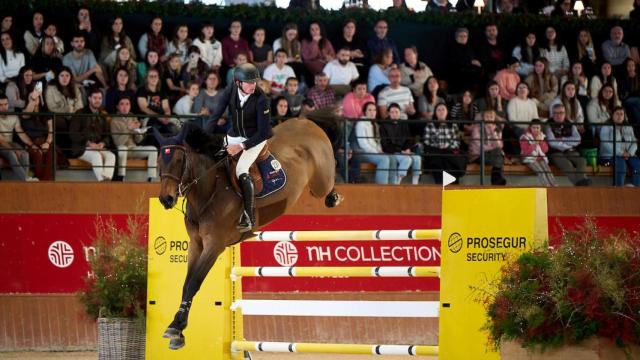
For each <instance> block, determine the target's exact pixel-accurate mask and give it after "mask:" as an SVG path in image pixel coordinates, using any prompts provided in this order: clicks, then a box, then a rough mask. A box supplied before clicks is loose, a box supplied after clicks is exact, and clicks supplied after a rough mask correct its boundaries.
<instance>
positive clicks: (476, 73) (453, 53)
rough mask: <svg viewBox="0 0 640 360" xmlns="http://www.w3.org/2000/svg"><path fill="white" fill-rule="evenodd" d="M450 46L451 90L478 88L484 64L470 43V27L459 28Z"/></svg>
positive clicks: (449, 72)
mask: <svg viewBox="0 0 640 360" xmlns="http://www.w3.org/2000/svg"><path fill="white" fill-rule="evenodd" d="M459 3H460V2H459ZM448 48H449V53H448V56H447V59H448V61H447V64H448V67H447V73H448V78H449V90H450V91H451V92H452V93H455V92H459V91H461V90H462V89H465V88H468V87H471V88H477V87H478V86H479V84H480V78H481V77H482V64H481V63H480V61H478V58H477V57H476V55H475V53H474V51H473V48H471V45H469V29H467V28H458V29H457V30H456V34H455V42H454V43H453V44H452V45H451V46H449V47H448Z"/></svg>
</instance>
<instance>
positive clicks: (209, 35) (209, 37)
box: [193, 22, 222, 71]
mask: <svg viewBox="0 0 640 360" xmlns="http://www.w3.org/2000/svg"><path fill="white" fill-rule="evenodd" d="M213 32H214V28H213V24H212V23H209V22H206V23H204V24H202V27H201V28H200V36H198V38H197V39H195V40H194V41H193V45H195V46H197V47H198V48H199V49H200V57H201V59H202V61H204V62H205V63H206V64H207V65H208V66H209V68H210V69H211V70H216V71H218V70H219V69H220V64H221V63H222V44H220V41H218V40H216V39H215V38H214V37H213Z"/></svg>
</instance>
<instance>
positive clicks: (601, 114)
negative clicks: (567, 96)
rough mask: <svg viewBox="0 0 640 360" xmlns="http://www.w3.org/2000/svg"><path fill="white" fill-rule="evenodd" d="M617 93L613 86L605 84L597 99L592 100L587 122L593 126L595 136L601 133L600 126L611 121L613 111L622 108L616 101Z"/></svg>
mask: <svg viewBox="0 0 640 360" xmlns="http://www.w3.org/2000/svg"><path fill="white" fill-rule="evenodd" d="M616 100H617V99H616V92H615V90H614V89H613V86H611V84H605V85H604V86H603V87H602V88H601V89H600V93H599V94H598V97H597V98H594V99H591V101H590V102H589V105H588V106H587V120H588V122H589V124H591V125H592V130H593V134H594V135H596V136H597V135H598V134H599V133H600V128H601V127H600V126H597V125H601V124H604V123H606V122H608V121H609V120H610V119H611V116H612V115H613V110H614V109H615V108H617V107H618V106H620V103H619V101H616Z"/></svg>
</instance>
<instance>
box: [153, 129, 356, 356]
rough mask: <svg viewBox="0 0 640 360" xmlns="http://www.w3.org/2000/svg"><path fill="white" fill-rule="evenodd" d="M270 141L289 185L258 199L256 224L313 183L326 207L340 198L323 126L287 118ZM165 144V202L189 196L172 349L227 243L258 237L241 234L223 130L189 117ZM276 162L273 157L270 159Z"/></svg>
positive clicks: (180, 341) (161, 162) (167, 204)
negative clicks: (184, 262)
mask: <svg viewBox="0 0 640 360" xmlns="http://www.w3.org/2000/svg"><path fill="white" fill-rule="evenodd" d="M273 130H274V131H273V137H272V138H271V139H269V140H268V144H267V146H268V148H269V150H270V152H271V153H272V154H273V155H274V157H275V158H276V159H277V161H278V162H279V163H280V166H281V168H282V169H283V170H284V172H285V174H286V183H285V184H284V187H282V188H281V189H280V190H278V191H276V192H275V193H273V194H270V195H268V196H266V197H264V198H258V199H256V202H255V212H256V218H257V225H256V226H257V227H261V226H264V225H266V224H268V223H270V222H271V221H273V220H275V219H276V218H277V217H279V216H280V215H282V214H284V213H285V212H286V211H287V210H288V209H290V208H291V207H292V206H293V205H294V204H295V203H296V201H297V200H298V198H299V197H300V195H302V193H303V192H304V191H305V189H307V188H308V189H309V191H310V192H311V195H312V196H314V197H316V198H324V199H325V205H326V206H327V207H334V206H337V205H338V204H339V203H340V202H341V201H342V200H343V197H342V195H340V194H338V193H337V192H336V190H335V188H334V185H335V183H334V181H335V159H334V154H333V148H332V146H331V142H330V140H329V138H328V137H327V135H326V134H325V132H324V131H323V130H322V129H321V128H320V127H319V126H318V125H316V124H315V123H314V122H312V121H310V120H307V119H302V118H299V119H290V120H287V121H286V122H284V123H283V124H281V125H278V126H276V127H274V129H273ZM155 137H156V140H157V141H158V142H159V144H160V146H161V147H160V155H159V159H158V167H159V172H160V196H159V200H160V202H161V203H162V205H163V206H164V208H165V209H171V208H173V207H174V206H175V205H176V203H177V200H178V197H179V196H184V197H186V199H187V203H186V211H185V217H184V223H185V226H186V229H187V234H188V235H189V241H190V243H189V250H188V264H187V275H186V278H185V280H184V285H183V288H182V300H181V303H180V306H179V308H178V311H177V312H176V314H175V317H174V319H173V321H172V322H171V324H169V326H168V327H167V329H166V331H165V332H164V334H163V337H165V338H168V339H170V342H169V348H170V349H173V350H176V349H179V348H181V347H183V346H184V345H185V338H184V335H183V331H184V329H185V328H186V327H187V319H188V317H189V309H190V307H191V302H192V300H193V297H194V296H195V295H196V293H197V292H198V290H199V289H200V286H201V285H202V282H203V281H204V279H205V277H206V276H207V273H208V272H209V270H210V269H211V267H212V266H213V264H214V263H215V261H216V259H217V258H218V256H219V255H220V254H221V253H222V252H223V251H224V249H225V248H226V247H227V246H230V245H233V244H236V243H238V242H240V241H242V240H244V239H246V238H249V237H251V236H253V232H251V231H249V232H245V233H240V232H239V230H237V229H236V224H237V223H238V219H239V218H240V216H241V213H242V211H243V205H242V198H241V195H240V194H239V193H237V192H236V190H234V187H233V186H232V185H233V184H232V179H231V177H232V176H235V175H234V174H232V171H230V168H229V167H230V165H229V164H230V156H228V155H227V154H226V151H225V149H224V141H223V136H212V135H210V134H208V133H206V132H205V131H204V130H202V129H201V128H200V127H198V126H196V125H194V124H192V123H185V125H184V126H183V128H182V130H181V132H180V133H179V134H178V135H176V136H175V137H171V138H163V137H162V136H161V135H160V134H159V133H158V132H155ZM272 164H273V161H272Z"/></svg>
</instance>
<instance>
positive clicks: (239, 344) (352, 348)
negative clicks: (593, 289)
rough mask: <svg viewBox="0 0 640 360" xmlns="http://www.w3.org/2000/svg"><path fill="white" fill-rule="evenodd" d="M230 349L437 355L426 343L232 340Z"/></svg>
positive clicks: (432, 347)
mask: <svg viewBox="0 0 640 360" xmlns="http://www.w3.org/2000/svg"><path fill="white" fill-rule="evenodd" d="M231 349H232V351H268V352H288V353H315V354H317V353H325V354H353V355H411V356H426V355H438V346H428V345H366V344H320V343H288V342H267V341H264V342H263V341H233V342H232V343H231Z"/></svg>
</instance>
